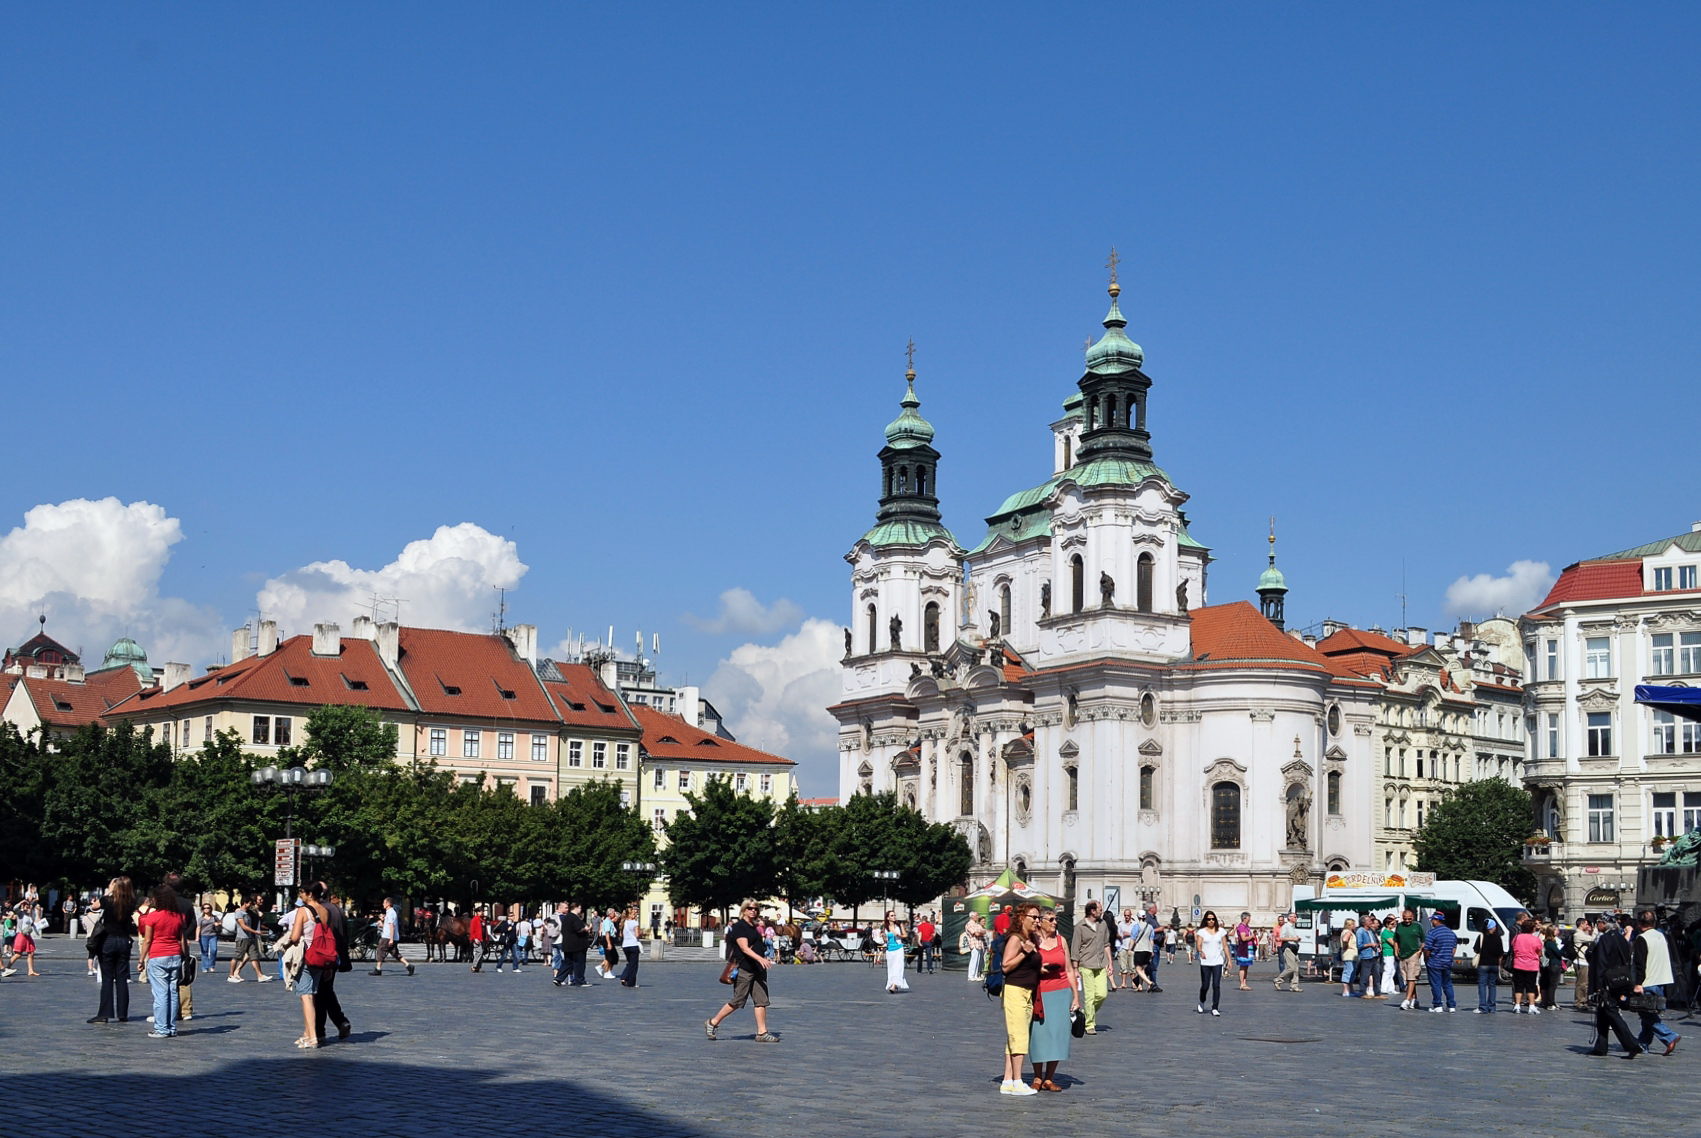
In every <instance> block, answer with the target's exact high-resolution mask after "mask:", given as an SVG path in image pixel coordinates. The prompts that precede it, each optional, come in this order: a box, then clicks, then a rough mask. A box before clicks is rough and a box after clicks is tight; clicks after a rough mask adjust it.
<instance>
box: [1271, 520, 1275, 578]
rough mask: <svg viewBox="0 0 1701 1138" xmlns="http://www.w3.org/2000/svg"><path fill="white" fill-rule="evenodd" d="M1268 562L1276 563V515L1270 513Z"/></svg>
mask: <svg viewBox="0 0 1701 1138" xmlns="http://www.w3.org/2000/svg"><path fill="white" fill-rule="evenodd" d="M1270 564H1271V565H1272V566H1274V565H1275V564H1276V515H1275V514H1271V515H1270Z"/></svg>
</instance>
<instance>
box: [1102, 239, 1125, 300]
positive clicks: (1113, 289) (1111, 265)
mask: <svg viewBox="0 0 1701 1138" xmlns="http://www.w3.org/2000/svg"><path fill="white" fill-rule="evenodd" d="M1121 263H1122V258H1121V257H1120V256H1118V255H1117V252H1116V246H1115V245H1112V246H1111V247H1110V259H1109V260H1107V261H1105V263H1104V267H1105V268H1107V269H1109V270H1110V295H1111V296H1112V297H1116V296H1120V295H1121V294H1122V286H1121V285H1119V284H1117V283H1116V266H1118V265H1120V264H1121Z"/></svg>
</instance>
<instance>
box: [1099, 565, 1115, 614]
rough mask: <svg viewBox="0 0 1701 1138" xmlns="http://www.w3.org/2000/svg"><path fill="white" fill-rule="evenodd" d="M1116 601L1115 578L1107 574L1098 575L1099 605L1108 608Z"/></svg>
mask: <svg viewBox="0 0 1701 1138" xmlns="http://www.w3.org/2000/svg"><path fill="white" fill-rule="evenodd" d="M1115 600H1116V578H1114V577H1112V576H1111V575H1110V574H1109V573H1100V574H1099V604H1100V605H1101V606H1103V607H1104V608H1109V607H1110V606H1111V605H1112V604H1113V603H1114V602H1115Z"/></svg>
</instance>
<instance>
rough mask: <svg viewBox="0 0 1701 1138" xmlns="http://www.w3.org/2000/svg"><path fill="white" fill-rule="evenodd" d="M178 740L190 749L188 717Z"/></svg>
mask: <svg viewBox="0 0 1701 1138" xmlns="http://www.w3.org/2000/svg"><path fill="white" fill-rule="evenodd" d="M286 722H287V721H286ZM177 742H178V745H179V746H181V747H183V748H184V749H185V750H187V749H188V747H189V720H187V719H185V720H184V721H183V725H182V726H181V727H179V728H178V729H177Z"/></svg>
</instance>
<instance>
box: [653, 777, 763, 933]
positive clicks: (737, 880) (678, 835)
mask: <svg viewBox="0 0 1701 1138" xmlns="http://www.w3.org/2000/svg"><path fill="white" fill-rule="evenodd" d="M685 800H686V802H687V803H689V804H690V808H689V809H687V810H682V811H680V812H679V814H677V815H675V816H674V819H673V821H671V822H669V823H668V824H667V842H668V844H667V848H666V849H664V850H663V851H662V854H661V865H662V869H663V870H664V871H665V872H666V873H667V875H668V897H669V898H670V899H671V900H672V901H673V903H674V904H675V905H690V906H694V907H696V908H699V909H704V910H714V911H720V910H724V909H726V908H727V907H728V906H729V905H733V904H735V903H737V902H738V901H740V900H742V899H743V898H745V897H756V896H761V895H763V894H766V893H770V892H772V891H773V888H774V880H775V873H774V866H775V853H776V850H775V841H774V832H773V822H774V804H773V803H772V802H770V801H769V800H768V799H766V798H755V797H752V796H751V795H749V794H740V793H737V792H735V791H734V790H733V789H732V783H731V781H730V780H728V779H725V778H711V779H710V780H709V782H708V785H707V786H705V787H704V788H703V793H702V794H695V793H691V792H687V794H686V795H685Z"/></svg>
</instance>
